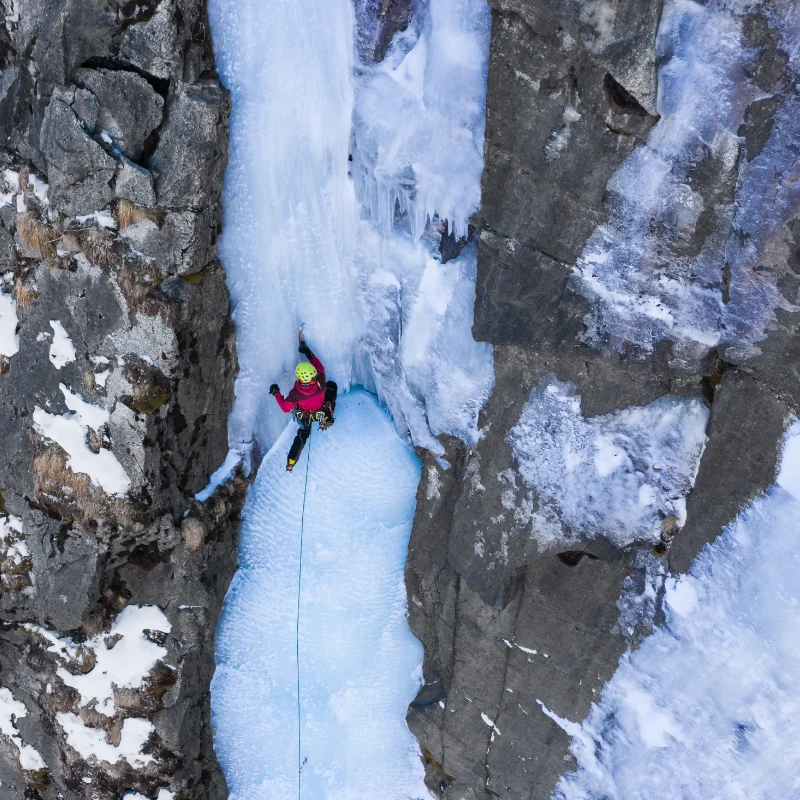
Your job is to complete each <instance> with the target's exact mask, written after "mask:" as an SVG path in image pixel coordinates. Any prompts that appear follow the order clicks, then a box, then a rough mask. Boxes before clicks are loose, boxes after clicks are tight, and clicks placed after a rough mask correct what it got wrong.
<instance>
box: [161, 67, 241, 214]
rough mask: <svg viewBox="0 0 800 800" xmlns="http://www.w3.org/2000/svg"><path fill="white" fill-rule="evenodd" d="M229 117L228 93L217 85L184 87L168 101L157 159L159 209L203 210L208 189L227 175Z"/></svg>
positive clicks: (212, 83) (190, 85) (216, 184)
mask: <svg viewBox="0 0 800 800" xmlns="http://www.w3.org/2000/svg"><path fill="white" fill-rule="evenodd" d="M228 112H229V99H228V95H227V93H226V92H225V91H224V90H223V89H222V88H221V87H220V85H219V83H217V82H216V81H199V82H197V83H194V84H188V85H186V84H181V85H179V86H178V87H177V88H176V90H175V94H174V95H173V96H172V97H170V99H169V105H168V113H167V118H166V121H165V122H164V126H163V128H162V131H161V140H160V143H159V145H158V149H157V150H156V152H155V155H154V156H153V168H154V169H155V171H156V173H157V177H156V194H157V195H158V202H159V203H160V204H161V205H164V206H168V207H171V208H193V209H197V208H202V207H203V206H205V205H207V204H208V198H209V187H211V186H218V185H219V184H220V183H221V182H222V176H223V174H224V172H225V163H226V155H225V150H224V149H223V147H221V146H220V145H221V144H222V145H223V146H224V145H225V143H226V142H227V139H226V138H224V137H223V136H222V131H223V130H224V129H225V126H226V120H227V118H228Z"/></svg>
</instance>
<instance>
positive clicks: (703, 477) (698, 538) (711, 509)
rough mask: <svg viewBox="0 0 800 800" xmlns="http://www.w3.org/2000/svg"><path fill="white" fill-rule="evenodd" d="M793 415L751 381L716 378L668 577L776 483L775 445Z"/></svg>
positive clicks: (739, 374) (742, 376)
mask: <svg viewBox="0 0 800 800" xmlns="http://www.w3.org/2000/svg"><path fill="white" fill-rule="evenodd" d="M792 415H793V412H792V409H791V408H790V407H789V406H788V405H787V404H786V403H785V402H784V401H782V400H781V399H779V398H778V397H776V396H775V393H774V392H773V391H772V390H771V389H770V388H768V387H767V386H764V385H763V384H761V383H758V382H757V381H755V380H753V378H751V377H750V376H748V375H746V374H744V373H742V372H739V371H733V372H727V373H725V374H724V375H723V376H722V377H721V380H720V382H719V385H718V387H717V388H716V390H715V393H714V403H713V405H712V407H711V422H710V424H709V427H708V444H707V446H706V450H705V452H704V454H703V459H702V461H701V464H700V471H699V473H698V475H697V480H696V481H695V485H694V491H693V492H692V494H691V495H690V497H689V501H688V503H687V519H686V525H685V526H684V527H683V529H682V530H681V531H680V533H679V534H678V535H677V536H676V537H675V541H674V542H673V543H672V547H671V549H670V554H669V561H670V567H671V569H672V571H673V572H686V570H688V569H689V566H690V565H691V563H692V561H693V560H694V558H695V556H696V555H697V554H698V553H699V552H700V550H701V549H702V547H703V545H705V544H708V543H710V542H713V541H714V539H716V538H717V536H719V534H720V532H721V531H722V529H723V528H724V527H725V526H726V525H729V524H730V523H731V522H733V520H734V519H735V517H736V515H737V514H738V513H739V512H740V511H743V510H744V509H745V508H746V507H747V506H748V505H749V504H750V503H751V502H752V500H753V498H754V497H758V496H759V495H761V494H763V493H764V492H765V491H766V490H767V489H768V488H769V487H770V486H771V485H772V484H773V483H775V477H776V474H777V467H778V459H779V456H780V444H781V441H782V438H783V433H784V431H785V430H786V427H787V426H788V423H789V422H790V420H791V417H792Z"/></svg>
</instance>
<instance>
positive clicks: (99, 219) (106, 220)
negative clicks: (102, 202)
mask: <svg viewBox="0 0 800 800" xmlns="http://www.w3.org/2000/svg"><path fill="white" fill-rule="evenodd" d="M74 220H75V222H77V223H78V224H79V225H87V224H88V223H92V222H93V223H94V224H95V225H97V227H98V228H109V229H110V230H116V228H117V227H119V226H118V225H117V221H116V220H115V219H114V216H113V214H112V213H111V212H110V211H94V212H93V213H91V214H84V215H82V216H80V217H74Z"/></svg>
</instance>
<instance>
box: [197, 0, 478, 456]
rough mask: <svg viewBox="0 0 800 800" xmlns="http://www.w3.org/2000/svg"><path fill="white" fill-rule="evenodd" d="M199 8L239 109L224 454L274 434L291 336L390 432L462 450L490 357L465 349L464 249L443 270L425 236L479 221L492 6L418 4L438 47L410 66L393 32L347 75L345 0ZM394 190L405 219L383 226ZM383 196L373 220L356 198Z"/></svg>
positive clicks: (467, 283) (290, 365) (468, 292)
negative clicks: (390, 425)
mask: <svg viewBox="0 0 800 800" xmlns="http://www.w3.org/2000/svg"><path fill="white" fill-rule="evenodd" d="M209 11H210V17H211V23H212V28H213V33H214V42H215V48H216V53H217V61H218V66H219V69H220V74H221V77H222V80H223V82H224V83H225V85H226V86H227V87H228V88H229V89H230V90H231V94H232V99H233V113H232V117H231V126H232V127H231V146H230V162H229V167H228V172H227V175H226V181H225V189H224V196H223V204H224V210H225V220H224V223H225V224H224V232H223V236H222V241H221V250H220V252H221V257H222V259H223V261H224V263H225V266H226V269H227V272H228V281H229V286H230V289H231V296H232V300H233V307H234V311H233V316H234V320H235V322H236V326H237V354H238V358H239V365H240V372H239V375H238V377H237V383H236V404H235V407H234V411H233V414H232V415H231V419H230V428H229V433H230V441H231V445H232V447H234V448H236V447H239V446H240V443H246V442H248V441H250V440H251V439H252V438H253V436H255V437H256V438H257V439H258V440H259V443H260V445H261V448H262V450H266V449H268V447H269V446H270V445H271V444H272V443H273V442H274V440H275V438H276V437H277V436H278V434H279V433H280V431H281V430H282V429H283V425H284V419H283V416H282V414H281V413H280V412H279V410H278V408H277V406H276V405H275V404H274V403H273V402H272V400H271V398H270V397H269V396H268V394H267V389H268V387H269V385H270V384H271V383H272V382H273V381H281V380H284V381H285V383H286V384H288V381H289V379H290V376H291V375H292V373H293V370H294V366H295V364H296V360H297V352H296V348H295V332H296V330H297V328H298V326H299V325H300V324H301V323H305V332H306V335H307V338H308V341H309V343H310V345H311V347H312V348H313V349H314V351H315V352H316V353H317V354H318V355H319V356H320V357H321V358H322V360H323V362H324V364H325V366H326V368H327V371H328V374H329V375H330V377H331V378H332V379H334V380H336V381H337V383H338V384H339V386H340V387H342V388H345V389H346V388H347V387H349V386H350V385H353V384H359V385H362V386H365V387H367V388H368V389H370V390H374V391H376V393H377V394H378V395H379V397H380V398H381V400H382V401H383V402H384V403H385V404H386V406H387V407H388V408H389V410H390V413H391V415H392V417H393V419H394V421H395V424H396V425H397V429H398V431H399V432H400V433H401V435H403V436H405V435H410V437H411V438H412V439H413V441H414V443H415V444H418V445H421V446H424V447H428V448H429V449H431V450H433V451H435V452H441V447H440V445H439V444H438V442H437V441H436V440H435V438H434V435H436V434H439V433H450V434H453V435H455V436H460V437H461V438H463V439H464V440H466V441H468V442H474V441H475V439H476V437H477V414H478V410H479V409H480V407H481V406H482V405H483V404H484V403H485V401H486V399H487V398H488V395H489V392H490V391H491V387H492V360H491V347H490V346H489V345H486V344H476V343H475V342H474V341H473V340H472V334H471V326H472V309H473V305H474V297H475V273H476V267H475V250H474V248H467V249H466V250H465V251H464V252H463V253H462V255H461V257H460V258H459V259H457V260H456V261H453V262H452V263H449V264H446V265H442V264H441V263H440V260H441V259H440V258H439V257H438V255H437V253H436V246H437V243H438V233H436V231H434V230H431V231H429V234H430V235H428V236H426V237H423V239H419V236H420V234H421V233H422V231H423V230H424V229H425V220H426V219H427V218H428V217H429V216H430V217H434V216H437V218H439V219H444V218H445V217H447V218H448V219H450V220H451V226H455V228H456V229H457V230H458V231H459V232H465V231H466V220H467V217H468V216H469V214H471V213H472V212H473V211H474V210H476V209H477V207H478V202H479V189H480V171H481V167H482V154H481V147H482V141H483V108H484V94H485V79H486V63H487V53H488V25H489V10H488V6H486V4H485V3H484V2H483V0H447V2H445V0H434V1H433V2H431V3H430V5H429V6H428V5H427V4H423V6H421V7H420V12H419V21H420V25H422V27H423V29H424V31H423V39H424V40H425V41H428V42H435V43H436V45H435V47H427V46H426V45H425V44H424V43H420V42H422V41H423V39H420V42H417V44H418V47H415V48H414V50H413V55H412V54H409V56H408V58H407V59H404V58H403V54H404V52H405V50H404V48H406V49H407V48H408V47H410V46H411V45H412V44H413V42H411V43H408V42H406V39H405V38H404V37H405V34H401V35H399V39H400V40H402V41H400V42H399V43H396V46H393V48H392V49H391V52H390V62H391V63H389V61H387V65H386V66H385V67H384V66H375V65H372V66H371V67H369V68H366V67H359V68H358V70H357V71H358V76H356V75H355V74H354V70H356V65H355V64H354V60H353V46H354V42H353V33H354V19H353V10H352V8H351V4H350V2H349V0H302V2H292V3H286V2H283V0H261V1H260V2H259V1H257V0H241V2H235V3H233V2H230V0H211V2H210V4H209ZM404 42H405V44H404ZM409 59H410V60H409ZM403 64H405V66H403ZM398 81H400V82H399V83H398ZM409 82H411V83H413V89H408V86H409V85H410V84H409ZM373 84H375V86H373ZM378 84H380V86H382V87H383V88H382V89H380V90H379V89H378V88H376V87H377V85H378ZM409 92H410V94H409ZM412 101H413V102H412ZM401 103H402V104H405V105H400V104H401ZM409 103H410V104H411V105H413V108H412V107H411V106H410V105H408V104H409ZM398 115H399V116H398ZM398 119H403V120H405V122H406V123H407V124H404V125H403V126H402V127H401V128H397V127H396V125H395V123H396V122H397V121H398ZM426 126H427V127H426ZM390 139H391V141H390ZM376 148H377V149H376ZM378 152H379V153H380V159H377V155H376V154H377V153H378ZM351 154H353V158H354V160H353V162H352V163H351V162H350V161H348V157H349V156H350V155H351ZM373 155H374V156H375V158H373ZM376 159H377V160H376ZM351 166H352V171H353V174H352V175H351V174H350V172H349V170H350V167H351ZM397 175H402V176H403V181H404V183H403V185H404V186H405V190H404V191H405V192H406V194H405V195H404V197H406V199H407V200H408V202H406V200H404V201H403V202H404V204H403V205H402V208H401V209H400V210H401V211H406V212H408V213H409V214H410V216H404V215H402V214H401V216H400V218H398V219H397V220H395V215H394V205H393V203H392V202H390V200H388V199H386V198H387V197H388V195H387V192H388V194H392V192H394V193H395V194H397V192H395V190H393V189H390V188H387V187H389V186H390V185H392V186H393V185H394V183H395V179H396V177H397ZM378 183H380V185H381V186H382V187H383V188H382V189H381V190H380V192H378V194H380V197H381V198H384V199H383V200H381V203H383V205H381V203H378V202H377V200H376V201H375V202H373V200H372V199H371V198H372V194H371V190H369V189H368V188H367V187H368V186H377V185H378ZM356 186H358V187H359V196H360V197H361V201H362V202H359V199H358V198H357V193H356ZM376 192H377V189H376ZM412 197H413V198H415V199H414V204H413V209H412V208H411V206H410V205H409V204H410V203H411V200H410V199H408V198H412ZM384 200H385V202H384ZM387 203H388V204H389V205H390V206H391V209H390V211H389V212H387V213H385V214H383V213H378V212H377V209H378V206H379V205H380V207H381V208H383V207H384V206H386V204H387ZM412 212H413V213H412ZM437 258H438V259H439V260H437ZM284 388H285V389H288V385H284ZM243 449H244V448H243Z"/></svg>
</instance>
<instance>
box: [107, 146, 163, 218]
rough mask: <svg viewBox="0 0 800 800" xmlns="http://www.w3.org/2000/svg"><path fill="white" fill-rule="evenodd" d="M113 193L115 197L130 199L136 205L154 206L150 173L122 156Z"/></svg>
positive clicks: (153, 192) (154, 195)
mask: <svg viewBox="0 0 800 800" xmlns="http://www.w3.org/2000/svg"><path fill="white" fill-rule="evenodd" d="M114 193H115V194H116V196H117V197H121V198H122V199H123V200H130V201H131V203H135V204H136V205H137V206H154V205H155V204H156V191H155V188H154V187H153V175H152V173H151V172H150V171H149V170H146V169H145V168H144V167H140V166H139V165H138V164H134V163H133V162H132V161H130V160H129V159H127V158H125V157H124V156H122V157H121V158H120V166H119V167H118V169H117V179H116V182H115V183H114Z"/></svg>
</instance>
